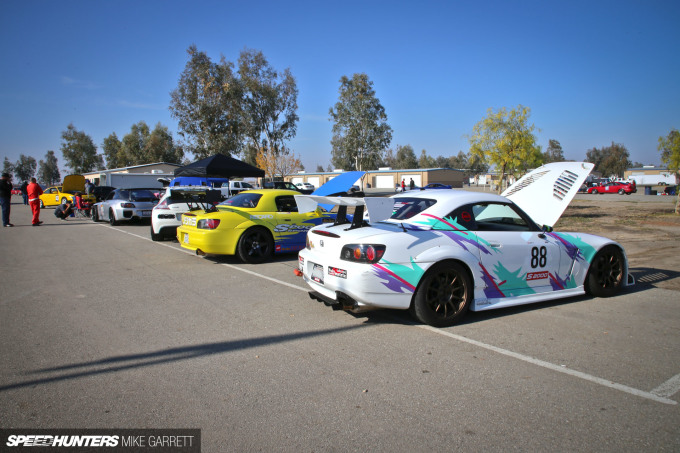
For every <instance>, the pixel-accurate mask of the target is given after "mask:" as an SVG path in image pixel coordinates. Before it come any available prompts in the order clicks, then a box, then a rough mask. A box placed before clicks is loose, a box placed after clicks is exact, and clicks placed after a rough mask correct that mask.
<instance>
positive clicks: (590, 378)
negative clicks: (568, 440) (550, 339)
mask: <svg viewBox="0 0 680 453" xmlns="http://www.w3.org/2000/svg"><path fill="white" fill-rule="evenodd" d="M418 327H420V328H422V329H425V330H429V331H431V332H434V333H437V334H439V335H444V336H447V337H450V338H453V339H455V340H458V341H462V342H464V343H468V344H471V345H474V346H477V347H480V348H484V349H488V350H489V351H493V352H495V353H498V354H502V355H505V356H508V357H512V358H513V359H517V360H522V361H524V362H528V363H531V364H533V365H536V366H540V367H543V368H547V369H549V370H553V371H557V372H558V373H563V374H568V375H570V376H574V377H577V378H579V379H583V380H586V381H590V382H594V383H596V384H600V385H602V386H604V387H609V388H611V389H615V390H619V391H621V392H625V393H630V394H631V395H635V396H639V397H642V398H646V399H648V400H652V401H656V402H658V403H664V404H671V405H675V404H678V403H677V401H673V400H671V399H668V398H664V396H670V395H658V394H656V393H653V392H654V391H652V392H645V391H643V390H638V389H636V388H633V387H628V386H627V385H623V384H617V383H616V382H612V381H609V380H607V379H602V378H599V377H596V376H591V375H590V374H586V373H582V372H581V371H576V370H572V369H569V368H566V367H563V366H560V365H555V364H554V363H550V362H545V361H543V360H539V359H536V358H534V357H529V356H526V355H522V354H518V353H516V352H512V351H508V350H506V349H502V348H499V347H496V346H492V345H490V344H486V343H481V342H479V341H476V340H472V339H470V338H466V337H461V336H460V335H456V334H454V333H451V332H447V331H445V330H442V329H437V328H436V327H432V326H426V325H420V326H418ZM676 377H678V376H676Z"/></svg>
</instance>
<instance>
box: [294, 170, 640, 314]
mask: <svg viewBox="0 0 680 453" xmlns="http://www.w3.org/2000/svg"><path fill="white" fill-rule="evenodd" d="M592 168H593V164H590V163H585V162H562V163H557V164H548V165H545V166H543V167H540V168H539V169H537V170H534V171H533V172H531V173H529V174H527V175H525V176H524V177H523V178H522V179H520V180H519V181H518V182H517V183H515V184H514V185H513V186H511V187H510V188H509V189H508V190H507V191H506V192H504V193H503V195H505V196H499V195H494V194H487V193H480V192H469V191H463V190H453V191H443V190H424V191H419V192H407V193H404V194H400V195H395V196H394V197H391V198H365V199H352V198H337V197H335V198H334V197H314V196H296V198H297V199H298V206H299V207H300V210H301V211H302V210H305V209H312V208H313V207H314V206H316V204H317V203H334V204H337V205H339V206H340V207H339V212H338V215H337V219H336V221H335V223H332V224H323V225H319V226H317V227H314V228H312V229H311V230H310V231H309V233H308V236H307V245H306V248H305V249H304V250H302V251H301V252H300V253H299V269H298V271H297V274H298V275H301V276H303V277H304V279H305V281H306V282H307V284H308V285H309V286H310V287H311V289H312V291H311V292H310V296H311V297H312V298H313V299H317V300H320V301H323V302H325V303H327V304H328V305H334V306H336V307H341V308H343V309H346V310H353V311H361V310H362V309H366V308H369V307H385V308H396V309H409V310H410V311H411V313H412V314H413V315H414V316H415V318H416V319H418V320H419V321H421V322H423V323H426V324H430V325H433V326H449V325H452V324H454V323H455V322H456V321H457V320H458V319H460V318H461V317H462V316H463V315H464V314H465V313H466V311H467V310H468V309H470V310H473V311H479V310H488V309H492V308H500V307H508V306H512V305H520V304H527V303H532V302H538V301H546V300H551V299H558V298H563V297H569V296H576V295H580V294H584V293H588V294H591V295H594V296H600V297H602V296H604V297H606V296H612V295H614V294H616V293H617V292H618V291H619V290H621V289H622V287H623V286H627V285H631V284H633V278H632V276H630V275H629V273H628V262H627V259H626V255H625V252H624V250H623V247H621V245H619V244H617V243H616V242H614V241H612V240H609V239H606V238H603V237H599V236H595V235H592V234H581V233H570V232H555V231H553V230H552V228H551V227H552V225H554V224H555V223H556V222H557V220H558V219H559V217H560V216H561V214H562V213H563V212H564V209H566V207H567V205H568V204H569V202H570V201H571V200H572V198H573V197H574V195H575V194H576V192H577V191H578V188H579V187H580V186H581V184H582V183H583V180H584V179H585V178H586V176H587V175H588V174H589V173H590V171H591V170H592ZM351 206H353V207H354V209H355V212H354V216H353V218H352V220H351V221H349V220H348V219H349V217H350V216H349V215H347V212H346V211H347V208H348V207H351ZM365 210H366V211H367V216H365V214H366V212H365Z"/></svg>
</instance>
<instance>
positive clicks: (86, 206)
mask: <svg viewBox="0 0 680 453" xmlns="http://www.w3.org/2000/svg"><path fill="white" fill-rule="evenodd" d="M73 200H74V206H73V208H74V209H73V213H74V215H75V216H76V218H87V217H90V208H91V206H90V203H86V202H84V201H83V197H82V196H80V194H75V195H74V196H73Z"/></svg>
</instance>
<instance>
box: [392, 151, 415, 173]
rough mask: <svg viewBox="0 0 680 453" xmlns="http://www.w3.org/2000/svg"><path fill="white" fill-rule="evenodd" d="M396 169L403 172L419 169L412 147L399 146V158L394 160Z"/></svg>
mask: <svg viewBox="0 0 680 453" xmlns="http://www.w3.org/2000/svg"><path fill="white" fill-rule="evenodd" d="M394 168H395V169H402V170H403V169H411V168H418V160H417V159H416V153H415V152H414V151H413V147H412V146H411V145H405V146H399V145H397V157H396V158H395V159H394Z"/></svg>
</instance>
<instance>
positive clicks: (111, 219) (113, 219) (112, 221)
mask: <svg viewBox="0 0 680 453" xmlns="http://www.w3.org/2000/svg"><path fill="white" fill-rule="evenodd" d="M109 223H110V224H111V226H116V225H118V222H116V215H115V214H114V213H113V209H109Z"/></svg>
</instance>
